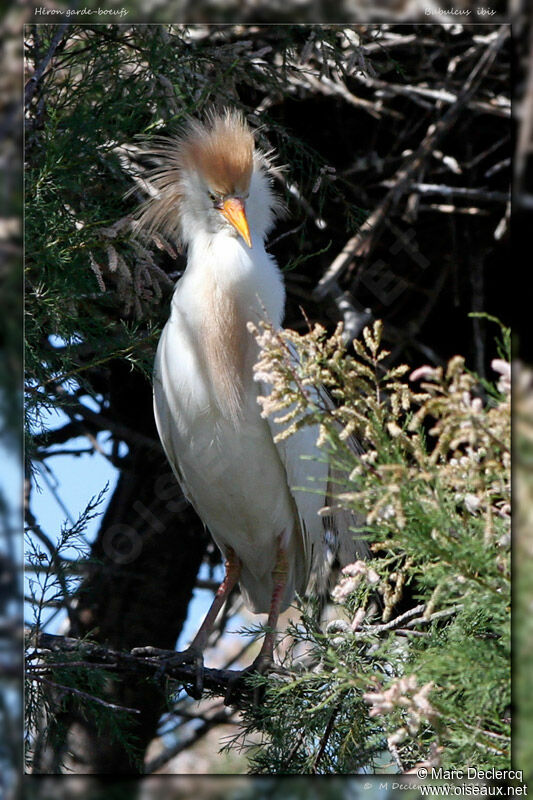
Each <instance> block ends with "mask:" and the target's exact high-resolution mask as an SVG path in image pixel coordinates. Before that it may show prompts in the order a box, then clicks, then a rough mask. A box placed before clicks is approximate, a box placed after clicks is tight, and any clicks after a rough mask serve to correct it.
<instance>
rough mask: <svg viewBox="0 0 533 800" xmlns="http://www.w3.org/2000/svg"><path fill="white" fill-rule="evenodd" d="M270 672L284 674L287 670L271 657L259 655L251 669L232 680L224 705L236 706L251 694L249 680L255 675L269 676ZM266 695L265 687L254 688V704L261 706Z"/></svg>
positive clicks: (238, 674)
mask: <svg viewBox="0 0 533 800" xmlns="http://www.w3.org/2000/svg"><path fill="white" fill-rule="evenodd" d="M270 672H276V673H279V674H284V673H285V670H284V669H283V668H282V667H279V666H278V665H277V664H275V663H274V659H273V658H272V656H270V655H264V654H263V655H261V654H259V655H258V656H257V658H256V659H255V661H253V662H252V663H251V664H250V666H249V667H245V669H242V670H240V671H239V672H237V673H235V675H234V676H233V677H232V678H230V680H229V682H228V688H227V690H226V695H225V697H224V705H226V706H231V705H235V704H236V703H237V702H238V700H239V698H241V697H242V696H243V695H245V694H249V692H250V685H249V684H248V679H249V678H250V677H252V676H253V675H267V674H268V673H270ZM264 695H265V687H264V685H257V686H254V687H253V704H254V706H259V705H260V704H261V702H262V700H263V698H264Z"/></svg>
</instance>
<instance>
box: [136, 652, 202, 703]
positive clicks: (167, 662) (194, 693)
mask: <svg viewBox="0 0 533 800" xmlns="http://www.w3.org/2000/svg"><path fill="white" fill-rule="evenodd" d="M131 654H132V655H134V656H148V657H150V658H157V659H159V661H160V663H159V667H158V669H157V671H156V673H155V675H154V677H155V679H156V680H160V679H161V678H162V677H163V676H164V674H165V671H166V670H167V669H168V667H174V666H179V665H180V664H192V665H193V666H194V668H195V680H194V683H193V684H192V685H191V686H184V687H183V688H184V689H185V691H186V692H187V694H188V695H189V696H190V697H192V698H193V699H194V700H200V698H201V697H202V694H203V691H204V656H203V653H202V651H201V650H199V649H198V648H196V647H188V648H187V649H186V650H181V651H176V650H161V649H159V648H158V647H135V648H134V649H133V650H132V651H131Z"/></svg>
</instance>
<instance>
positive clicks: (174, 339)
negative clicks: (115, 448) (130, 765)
mask: <svg viewBox="0 0 533 800" xmlns="http://www.w3.org/2000/svg"><path fill="white" fill-rule="evenodd" d="M150 152H151V153H152V154H155V155H156V156H157V157H158V158H159V166H157V167H156V168H155V169H153V170H151V172H150V173H149V174H148V175H147V178H148V183H149V184H150V185H151V187H152V197H151V198H150V199H149V200H148V201H147V202H146V203H145V204H144V206H142V207H141V209H140V211H139V213H138V215H137V222H138V225H139V227H140V228H141V229H143V230H145V231H147V232H148V233H149V234H150V233H157V232H160V233H161V234H162V235H164V236H166V237H167V238H169V239H170V240H179V242H180V243H181V244H182V245H184V246H185V247H186V248H187V268H186V270H185V272H184V274H183V276H182V277H181V278H180V280H179V281H178V283H177V286H176V289H175V291H174V295H173V298H172V306H171V313H170V319H169V320H168V322H167V324H166V326H165V328H164V330H163V334H162V336H161V340H160V342H159V346H158V349H157V355H156V359H155V367H154V408H155V418H156V422H157V429H158V431H159V436H160V438H161V442H162V444H163V448H164V450H165V453H166V456H167V458H168V460H169V462H170V464H171V466H172V469H173V471H174V473H175V475H176V477H177V479H178V481H179V483H180V484H181V486H182V489H183V492H184V493H185V495H186V496H187V498H188V499H189V500H190V502H191V503H192V505H193V506H194V508H195V509H196V511H197V512H198V514H199V516H200V518H201V519H202V521H203V522H204V524H205V525H206V526H207V528H208V529H209V531H210V533H211V535H212V536H213V539H214V540H215V542H216V544H217V545H218V547H219V548H220V550H221V552H222V554H223V557H224V559H225V566H226V573H225V578H224V580H223V582H222V584H221V586H220V588H219V589H218V592H217V594H216V596H215V598H214V601H213V604H212V606H211V608H210V610H209V612H208V614H207V616H206V619H205V620H204V622H203V624H202V626H201V627H200V629H199V631H198V633H197V635H196V636H195V638H194V639H193V641H192V643H191V645H190V647H189V648H188V649H187V650H186V651H185V652H184V653H181V654H176V656H177V657H181V658H183V659H184V660H185V659H189V660H191V661H192V662H193V663H195V664H196V665H197V669H198V678H197V685H196V687H195V690H196V694H197V695H198V696H199V695H200V694H201V690H202V673H203V655H202V653H203V650H204V648H205V647H206V644H207V640H208V636H209V633H210V630H211V628H212V626H213V623H214V621H215V619H216V616H217V614H218V612H219V611H220V609H221V608H222V606H223V604H224V601H225V600H226V598H227V596H228V594H229V593H230V591H231V590H232V588H233V587H234V586H235V584H236V583H237V582H239V584H240V587H241V592H242V595H243V598H244V601H245V603H246V605H247V606H248V608H249V609H250V610H251V611H253V612H255V613H263V612H264V613H268V621H267V632H266V634H265V637H264V640H263V643H262V647H261V651H260V653H259V655H258V657H257V658H256V659H255V661H254V664H253V665H252V668H254V669H257V670H260V671H264V670H265V669H267V668H269V667H271V666H272V664H273V651H274V645H275V629H276V623H277V619H278V615H279V613H280V612H281V611H283V610H284V609H286V608H287V606H288V605H289V604H290V602H291V600H292V598H293V597H294V594H295V592H298V593H301V594H303V593H304V592H305V590H306V587H308V585H309V583H310V580H311V579H312V578H313V576H316V574H317V572H318V571H320V570H321V569H323V568H324V566H325V564H326V562H327V558H328V555H327V553H328V548H329V549H330V551H331V550H333V556H334V557H337V558H339V560H340V561H341V563H342V562H344V563H346V562H347V561H348V560H349V559H350V557H352V558H353V556H354V554H355V552H356V548H357V546H358V547H359V552H362V550H363V549H364V546H363V545H362V544H361V543H359V545H355V544H354V542H353V537H352V534H351V532H350V531H349V523H348V522H347V520H346V518H344V519H343V520H341V521H339V520H332V519H331V518H325V517H323V516H320V515H319V511H320V509H321V508H323V506H324V505H326V504H327V503H328V499H329V495H330V491H331V489H332V488H333V486H332V468H331V466H330V465H328V463H327V459H326V458H325V457H324V455H323V454H322V457H321V458H318V457H317V456H318V454H317V450H316V440H317V430H315V429H313V428H312V427H308V428H303V429H301V430H300V431H299V432H298V433H296V434H295V435H293V436H292V437H290V438H288V439H286V440H285V441H282V442H279V443H275V442H274V435H275V433H276V432H277V431H276V425H275V423H274V422H272V421H271V420H267V419H264V418H262V416H261V410H260V407H259V405H258V402H257V396H258V394H268V386H265V385H264V384H261V382H260V381H257V380H254V372H253V366H254V363H255V362H256V361H257V358H258V355H259V353H258V346H257V344H256V341H255V339H254V337H253V335H252V334H251V333H250V331H249V329H248V323H249V322H252V323H254V324H257V323H259V321H260V320H263V319H268V320H269V321H270V322H271V323H273V325H274V326H276V327H279V326H281V322H282V317H283V309H284V300H285V290H284V285H283V279H282V275H281V273H280V270H279V269H278V266H277V264H276V262H275V260H274V258H273V257H272V256H271V255H269V254H268V253H267V252H266V250H265V238H266V235H267V233H268V232H269V230H270V229H271V228H272V226H273V223H274V220H275V217H276V214H277V213H278V212H279V208H280V205H279V202H278V200H277V199H276V197H275V195H274V194H273V192H272V189H271V186H270V178H269V174H268V164H267V160H266V157H265V156H264V154H262V153H261V151H260V150H259V149H258V148H256V147H255V145H254V136H253V134H252V131H251V129H250V128H249V127H248V125H247V124H246V122H245V120H244V118H243V116H242V115H241V114H239V113H237V112H234V111H226V112H224V113H222V114H212V115H211V116H210V117H208V119H207V121H206V122H205V123H199V122H196V121H190V122H189V124H188V127H187V129H186V131H185V133H184V135H182V136H181V137H180V138H163V137H161V138H159V139H157V140H156V142H155V144H154V145H153V146H152V147H151V149H150ZM302 456H308V457H309V456H311V457H312V456H315V457H314V458H306V459H304V458H302ZM310 480H311V481H312V482H310ZM306 484H307V485H308V486H309V489H310V491H301V490H300V491H298V490H296V487H304V486H305V485H306ZM332 542H333V545H332V544H331V543H332Z"/></svg>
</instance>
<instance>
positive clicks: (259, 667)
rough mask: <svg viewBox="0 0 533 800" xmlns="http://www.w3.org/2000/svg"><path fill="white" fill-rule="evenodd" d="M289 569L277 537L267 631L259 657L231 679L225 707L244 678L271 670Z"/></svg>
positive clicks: (284, 552)
mask: <svg viewBox="0 0 533 800" xmlns="http://www.w3.org/2000/svg"><path fill="white" fill-rule="evenodd" d="M288 568H289V562H288V560H287V552H286V550H285V548H284V547H283V544H282V537H281V536H279V537H278V546H277V553H276V562H275V564H274V569H273V570H272V579H273V583H274V586H273V589H272V598H271V600H270V611H269V613H268V619H267V624H266V628H267V631H266V633H265V637H264V639H263V644H262V645H261V650H260V651H259V655H258V656H257V657H256V658H255V659H254V661H253V662H252V664H251V665H250V666H249V667H246V669H244V670H241V672H239V673H238V674H237V675H236V676H235V677H234V678H232V679H231V680H230V682H229V684H228V690H227V692H226V696H225V698H224V703H225V705H231V704H232V702H233V698H234V697H235V695H236V694H237V692H238V685H239V684H241V683H242V681H243V679H244V678H246V677H247V676H248V675H250V674H253V673H254V672H259V673H260V674H263V673H265V672H267V671H268V670H269V669H272V667H273V665H274V647H275V644H276V627H277V624H278V617H279V612H280V608H281V601H282V599H283V592H284V591H285V586H286V584H287V573H288ZM258 700H259V693H258V692H257V690H256V691H254V703H255V704H256V705H258V704H259V703H258Z"/></svg>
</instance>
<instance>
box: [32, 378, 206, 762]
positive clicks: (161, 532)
mask: <svg viewBox="0 0 533 800" xmlns="http://www.w3.org/2000/svg"><path fill="white" fill-rule="evenodd" d="M115 367H116V365H115ZM114 378H115V379H117V380H114V381H113V382H114V383H115V387H112V391H111V398H112V404H111V410H112V412H113V416H114V417H115V418H116V419H117V420H120V422H121V424H123V425H124V424H126V425H128V426H129V427H130V428H131V430H132V431H133V432H136V433H141V434H143V435H144V436H153V438H154V445H153V447H152V448H150V447H149V446H146V445H144V444H131V443H130V453H129V457H128V459H127V461H128V466H127V467H126V468H125V469H124V470H123V471H122V473H121V475H120V478H119V480H118V483H117V486H116V488H115V490H114V493H113V496H112V498H111V500H110V502H109V505H108V508H107V510H106V513H105V515H104V517H103V519H102V524H101V527H100V530H99V533H98V537H97V540H96V542H95V543H94V545H93V548H92V557H93V559H94V563H93V564H92V566H91V568H90V571H89V572H88V574H87V575H86V576H85V578H84V580H83V581H82V584H81V587H80V590H79V593H78V598H79V599H78V605H77V609H76V612H77V619H76V620H75V622H74V623H72V622H71V624H70V628H69V631H68V633H69V634H70V635H74V636H87V635H88V636H89V638H90V639H91V640H94V641H97V642H100V643H102V644H106V645H108V646H109V647H112V648H114V649H118V650H121V649H122V650H130V649H131V648H133V647H140V646H144V645H152V646H155V647H160V648H165V649H172V648H173V647H174V646H175V643H176V639H177V637H178V636H179V634H180V631H181V629H182V627H183V623H184V621H185V619H186V616H187V609H188V606H189V602H190V600H191V597H192V593H193V588H194V585H195V581H196V576H197V573H198V569H199V567H200V564H201V562H202V559H203V556H204V553H205V550H206V545H207V542H208V537H207V534H206V533H205V531H204V529H203V526H202V524H201V522H200V521H199V519H198V517H197V516H196V514H195V512H194V511H193V509H192V507H191V506H190V505H189V503H188V502H187V501H186V500H185V498H184V497H183V494H182V492H181V490H180V488H179V485H178V483H177V481H176V479H175V478H174V476H173V474H172V471H171V469H170V467H169V465H168V463H167V461H166V458H165V456H164V454H163V451H162V448H161V447H160V445H159V443H158V441H157V439H156V436H157V434H156V432H155V427H154V424H153V415H152V403H151V391H150V387H149V386H148V384H147V382H146V381H144V379H143V378H141V377H140V376H139V375H138V374H135V373H132V372H131V371H129V369H128V368H127V367H126V370H124V368H122V369H121V368H120V367H119V368H118V373H117V371H116V370H115V372H114ZM117 384H120V386H119V387H118V385H117ZM133 399H135V402H132V400H133ZM121 411H122V412H123V413H121ZM133 438H134V437H132V440H133ZM106 699H107V700H109V701H110V702H113V703H117V704H119V705H121V706H126V707H128V708H136V709H138V710H139V711H140V714H132V715H131V727H129V738H130V741H135V757H133V758H132V754H131V752H130V751H129V750H128V748H127V747H124V746H123V744H122V743H121V742H120V741H117V738H116V737H113V738H112V739H111V738H110V737H108V736H105V735H103V734H102V732H101V731H98V730H97V729H96V727H95V725H94V723H93V722H92V721H90V720H88V719H86V718H85V719H84V718H81V717H80V716H79V714H76V713H74V712H73V711H67V712H66V713H63V714H62V715H61V717H60V718H58V719H57V720H56V721H55V722H54V723H53V727H54V728H55V731H51V733H56V734H57V733H58V732H59V736H57V737H56V736H53V737H52V739H53V740H54V741H55V740H57V741H56V743H55V744H54V745H53V746H50V745H49V746H48V747H46V748H44V752H43V758H44V762H43V763H42V764H41V765H39V766H38V768H37V769H36V771H38V772H55V771H58V769H59V766H60V763H61V762H63V763H64V764H65V766H66V768H67V769H68V771H74V772H80V773H92V774H95V773H96V774H102V773H114V774H136V773H138V772H139V771H142V759H143V755H144V752H145V750H146V747H147V746H148V744H149V742H150V741H151V740H152V739H153V738H154V736H155V734H156V730H157V723H158V720H159V717H160V715H161V713H162V711H163V710H164V706H165V694H164V690H163V686H162V684H161V685H156V684H150V683H147V682H146V680H145V679H139V680H134V679H133V678H129V679H128V683H124V682H119V681H114V682H112V683H111V686H110V691H109V695H106ZM49 741H50V739H49Z"/></svg>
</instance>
